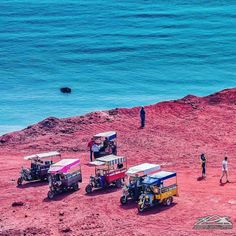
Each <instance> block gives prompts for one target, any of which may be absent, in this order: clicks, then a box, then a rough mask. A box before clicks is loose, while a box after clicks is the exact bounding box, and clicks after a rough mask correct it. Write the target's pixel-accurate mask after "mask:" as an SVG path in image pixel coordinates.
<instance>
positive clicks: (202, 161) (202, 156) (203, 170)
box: [200, 153, 206, 178]
mask: <svg viewBox="0 0 236 236" xmlns="http://www.w3.org/2000/svg"><path fill="white" fill-rule="evenodd" d="M200 161H201V167H202V178H205V177H206V157H205V155H204V153H202V154H201V156H200Z"/></svg>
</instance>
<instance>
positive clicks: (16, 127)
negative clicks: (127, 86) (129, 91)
mask: <svg viewBox="0 0 236 236" xmlns="http://www.w3.org/2000/svg"><path fill="white" fill-rule="evenodd" d="M231 89H234V87H232V88H226V89H223V90H220V92H222V91H225V90H226V91H227V90H231ZM218 92H219V91H217V92H215V93H212V94H208V95H205V96H197V95H192V94H188V95H186V96H184V97H182V98H177V99H170V100H162V101H158V102H156V103H152V104H148V105H144V106H145V107H148V106H153V105H156V104H159V103H163V102H174V101H179V100H182V99H184V98H185V97H187V96H193V97H197V98H199V99H200V98H204V97H208V96H211V95H214V94H216V93H218ZM140 106H141V104H140V105H138V106H127V107H119V108H111V109H109V108H108V109H105V110H95V109H94V111H90V112H87V113H84V114H78V115H74V116H67V117H55V118H57V119H69V118H72V117H80V116H87V115H89V114H92V113H96V112H107V111H109V110H114V109H133V108H136V107H140ZM50 117H54V116H50ZM47 118H48V117H45V118H44V119H41V120H39V121H36V122H33V123H30V124H27V125H18V124H16V125H0V137H1V136H3V135H6V134H9V133H12V132H20V131H21V130H23V129H25V128H27V127H28V126H32V125H35V124H37V123H39V122H41V121H43V120H45V119H47ZM1 127H2V128H1ZM7 127H9V129H8V128H7ZM3 130H4V131H3Z"/></svg>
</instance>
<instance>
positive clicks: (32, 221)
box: [0, 89, 236, 235]
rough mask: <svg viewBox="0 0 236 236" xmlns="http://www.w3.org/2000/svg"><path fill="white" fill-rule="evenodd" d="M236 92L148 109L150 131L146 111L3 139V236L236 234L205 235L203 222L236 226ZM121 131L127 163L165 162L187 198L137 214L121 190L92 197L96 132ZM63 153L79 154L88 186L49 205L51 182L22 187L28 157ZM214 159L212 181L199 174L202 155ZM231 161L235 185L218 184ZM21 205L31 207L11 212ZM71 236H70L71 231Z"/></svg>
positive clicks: (91, 117) (64, 122) (96, 116)
mask: <svg viewBox="0 0 236 236" xmlns="http://www.w3.org/2000/svg"><path fill="white" fill-rule="evenodd" d="M235 105H236V89H231V90H224V91H222V92H220V93H217V94H214V95H211V96H208V97H204V98H199V97H194V96H187V97H185V98H183V99H181V100H178V101H170V102H162V103H158V104H155V105H150V106H148V107H146V114H147V126H146V128H145V129H139V115H138V111H139V108H132V109H117V110H111V111H105V112H96V113H90V114H87V115H85V116H80V117H73V118H67V119H56V118H48V119H46V120H44V121H42V122H40V123H38V124H36V125H33V126H30V127H28V128H27V129H25V130H22V131H19V132H14V133H11V134H8V135H4V136H2V137H0V165H1V178H0V188H1V196H0V205H1V207H0V213H1V214H0V235H122V234H123V235H158V234H162V233H164V235H200V234H201V235H213V234H214V235H236V228H235V227H236V226H235V227H234V229H232V230H223V231H222V230H215V231H207V230H205V231H199V230H194V229H193V225H194V223H195V222H196V220H197V218H198V217H203V216H207V215H215V214H218V215H221V216H229V217H231V220H232V222H233V223H234V224H236V213H235V212H236V174H235V173H234V169H235V166H236V159H235V153H236V131H235V129H234V126H235V123H236V116H235V114H236V106H235ZM107 130H116V131H117V132H118V135H119V137H118V142H119V150H118V153H119V154H121V155H125V156H127V157H128V164H129V166H130V165H133V164H138V163H142V162H144V161H146V162H147V161H148V162H153V163H160V164H162V168H163V169H165V170H176V171H177V172H178V180H179V188H180V197H179V198H175V201H174V204H173V206H172V207H169V208H166V207H159V208H153V209H151V210H148V211H146V212H145V213H143V214H138V213H137V206H136V204H129V205H127V206H125V207H123V206H121V205H120V203H119V197H120V194H121V190H116V189H110V190H108V191H107V192H104V191H103V192H102V191H97V192H95V193H93V194H92V195H91V196H88V195H86V194H85V190H84V188H85V186H86V184H87V183H88V180H89V175H90V173H92V172H93V168H92V167H89V166H88V165H87V162H88V152H87V148H86V146H87V141H88V140H89V138H90V137H91V136H92V135H93V134H94V133H97V132H100V131H107ZM49 150H58V151H61V152H62V154H63V157H79V158H81V159H82V163H83V166H82V168H83V183H82V184H81V186H80V187H81V189H80V190H79V191H77V192H75V193H71V194H63V195H60V196H58V197H56V198H55V200H53V201H48V200H47V198H46V196H47V191H48V186H47V184H42V183H34V184H25V185H24V186H23V187H22V188H16V179H17V177H18V174H19V170H20V167H21V166H22V165H23V164H24V165H27V163H26V162H24V161H23V160H22V158H21V157H22V156H24V155H26V154H32V153H37V152H41V151H49ZM201 152H205V153H206V156H207V158H208V163H207V179H206V180H202V181H198V177H199V176H200V163H199V154H200V153H201ZM224 155H228V157H229V168H230V180H231V183H229V184H226V185H220V184H219V176H220V174H221V160H222V158H223V157H224ZM14 201H23V202H24V203H25V205H24V206H21V207H12V206H11V204H12V202H14ZM65 231H69V232H65Z"/></svg>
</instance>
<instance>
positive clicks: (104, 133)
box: [94, 131, 116, 137]
mask: <svg viewBox="0 0 236 236" xmlns="http://www.w3.org/2000/svg"><path fill="white" fill-rule="evenodd" d="M113 135H116V132H115V131H107V132H103V133H99V134H95V135H94V137H110V136H113Z"/></svg>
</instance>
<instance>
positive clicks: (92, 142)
mask: <svg viewBox="0 0 236 236" xmlns="http://www.w3.org/2000/svg"><path fill="white" fill-rule="evenodd" d="M93 144H94V138H91V140H90V141H89V143H88V148H89V151H90V161H93V151H92V146H93Z"/></svg>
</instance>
